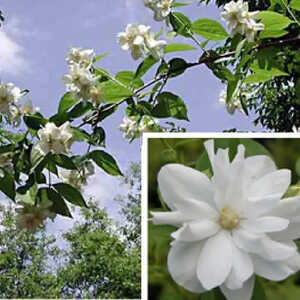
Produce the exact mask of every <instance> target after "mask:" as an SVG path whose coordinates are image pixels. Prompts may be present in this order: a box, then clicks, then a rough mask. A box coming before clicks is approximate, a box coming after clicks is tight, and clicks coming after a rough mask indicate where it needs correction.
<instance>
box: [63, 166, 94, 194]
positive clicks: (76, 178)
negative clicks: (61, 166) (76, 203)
mask: <svg viewBox="0 0 300 300" xmlns="http://www.w3.org/2000/svg"><path fill="white" fill-rule="evenodd" d="M94 174H95V167H94V165H93V164H92V163H91V162H89V161H88V162H86V163H85V164H84V166H83V167H82V168H80V169H79V170H69V171H65V172H62V173H61V176H62V179H63V181H64V182H65V183H68V184H70V185H72V186H73V187H75V188H76V189H78V190H81V188H82V187H83V186H84V185H86V184H87V182H88V178H89V177H90V176H93V175H94Z"/></svg>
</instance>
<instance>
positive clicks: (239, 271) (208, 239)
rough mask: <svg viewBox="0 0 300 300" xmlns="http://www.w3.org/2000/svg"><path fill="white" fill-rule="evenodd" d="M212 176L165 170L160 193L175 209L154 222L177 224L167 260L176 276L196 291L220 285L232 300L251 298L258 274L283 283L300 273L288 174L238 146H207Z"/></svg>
mask: <svg viewBox="0 0 300 300" xmlns="http://www.w3.org/2000/svg"><path fill="white" fill-rule="evenodd" d="M205 147H206V150H207V153H208V156H209V160H210V163H211V167H212V172H213V176H212V177H211V178H208V177H207V176H206V175H205V174H204V173H202V172H199V171H197V170H195V169H192V168H189V167H186V166H183V165H180V164H169V165H166V166H164V167H163V168H162V169H161V171H160V172H159V175H158V183H159V190H160V193H161V195H162V198H163V200H164V201H165V202H166V204H167V205H168V207H169V208H170V209H171V211H170V212H155V213H154V212H153V213H152V215H153V219H152V221H153V223H154V224H170V225H174V226H177V227H178V230H177V231H175V232H173V233H172V237H173V239H174V241H173V242H172V243H171V250H170V252H169V255H168V268H169V272H170V274H171V276H172V278H173V279H174V280H175V281H176V282H177V283H178V284H179V285H181V286H183V287H184V288H186V289H187V290H189V291H192V292H195V293H203V292H205V291H207V290H211V289H213V288H215V287H218V286H219V287H220V288H221V290H222V292H223V294H224V295H225V296H226V298H227V299H228V300H241V299H243V300H250V299H251V296H252V293H253V286H254V279H255V276H254V275H255V274H257V275H259V276H261V277H264V278H267V279H269V280H273V281H281V280H284V279H285V278H287V277H288V276H290V275H291V274H294V273H295V272H297V271H298V270H300V255H299V253H298V252H297V246H296V244H295V243H294V242H293V240H295V239H297V238H299V237H300V227H299V220H300V219H299V214H300V197H299V196H297V197H292V198H285V199H281V198H282V197H283V195H284V194H285V193H286V191H287V189H288V187H289V185H290V182H291V172H290V171H289V170H285V169H282V170H277V168H276V166H275V164H274V162H273V161H272V160H271V159H270V158H269V157H268V156H264V155H258V156H252V157H248V158H245V148H244V146H243V145H239V147H238V152H237V154H236V156H235V158H234V159H233V160H232V161H230V160H229V149H218V151H217V153H215V151H214V142H213V141H212V140H209V141H207V142H205Z"/></svg>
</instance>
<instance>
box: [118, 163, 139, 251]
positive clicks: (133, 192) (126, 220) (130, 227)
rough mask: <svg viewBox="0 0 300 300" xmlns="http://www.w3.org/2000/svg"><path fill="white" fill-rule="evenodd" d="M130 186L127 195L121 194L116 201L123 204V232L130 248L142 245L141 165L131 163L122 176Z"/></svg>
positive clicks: (127, 185)
mask: <svg viewBox="0 0 300 300" xmlns="http://www.w3.org/2000/svg"><path fill="white" fill-rule="evenodd" d="M122 182H123V184H125V185H126V187H127V188H128V191H127V194H126V195H119V196H117V197H116V199H115V200H116V201H118V202H119V204H120V206H121V211H120V213H121V216H122V217H123V219H122V220H121V222H120V223H121V224H120V227H121V228H120V229H121V233H122V234H123V235H124V236H125V238H126V241H127V243H128V247H129V248H136V249H140V247H141V166H140V164H137V163H131V165H130V167H129V171H128V172H126V174H125V175H124V177H123V178H122Z"/></svg>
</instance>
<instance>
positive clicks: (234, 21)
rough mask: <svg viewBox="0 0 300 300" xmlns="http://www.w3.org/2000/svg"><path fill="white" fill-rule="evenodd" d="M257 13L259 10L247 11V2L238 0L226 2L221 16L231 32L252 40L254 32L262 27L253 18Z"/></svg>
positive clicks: (262, 25) (262, 27)
mask: <svg viewBox="0 0 300 300" xmlns="http://www.w3.org/2000/svg"><path fill="white" fill-rule="evenodd" d="M258 13H259V11H254V12H249V8H248V3H247V2H244V1H243V0H238V1H237V2H235V1H231V2H229V3H227V4H226V5H225V6H224V12H222V13H221V16H222V18H223V19H224V20H225V21H226V22H227V25H228V27H229V30H230V32H231V33H232V34H236V33H239V34H241V35H244V36H245V37H246V39H247V40H248V41H249V42H253V41H254V39H255V36H256V34H257V33H258V32H259V31H261V30H263V29H264V24H262V23H257V22H256V20H255V17H256V16H257V14H258Z"/></svg>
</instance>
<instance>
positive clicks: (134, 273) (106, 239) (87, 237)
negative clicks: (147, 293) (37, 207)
mask: <svg viewBox="0 0 300 300" xmlns="http://www.w3.org/2000/svg"><path fill="white" fill-rule="evenodd" d="M83 218H84V221H83V223H82V224H78V225H77V226H75V227H74V228H73V229H72V230H71V231H70V232H68V233H66V234H65V239H66V240H67V241H68V243H69V245H70V250H67V253H66V256H67V257H68V261H67V263H66V265H65V267H64V268H63V269H62V270H61V271H60V272H59V276H60V277H61V278H63V280H64V282H65V285H64V288H63V292H62V294H63V297H69V296H74V295H76V296H77V297H83V298H87V297H88V298H89V297H92V298H139V297H140V280H141V277H140V276H141V274H140V273H141V265H140V250H139V249H136V248H135V249H130V250H128V249H127V247H126V241H122V239H121V238H120V236H119V235H118V233H117V231H116V230H115V229H114V228H113V227H114V226H113V224H111V222H110V221H109V219H108V217H107V215H106V213H105V212H104V211H101V210H99V208H97V207H96V206H95V205H93V204H91V203H90V208H89V209H83Z"/></svg>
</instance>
